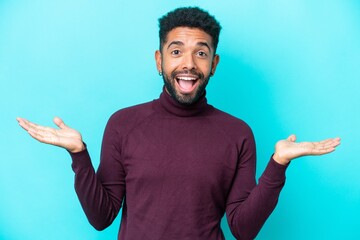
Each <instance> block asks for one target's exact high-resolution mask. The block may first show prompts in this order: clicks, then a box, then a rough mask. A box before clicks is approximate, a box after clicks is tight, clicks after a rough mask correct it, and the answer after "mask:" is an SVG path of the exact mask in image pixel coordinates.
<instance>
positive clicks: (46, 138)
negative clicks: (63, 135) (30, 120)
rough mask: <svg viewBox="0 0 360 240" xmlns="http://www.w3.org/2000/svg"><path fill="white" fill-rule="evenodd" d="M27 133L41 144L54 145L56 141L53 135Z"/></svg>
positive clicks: (41, 132) (42, 132)
mask: <svg viewBox="0 0 360 240" xmlns="http://www.w3.org/2000/svg"><path fill="white" fill-rule="evenodd" d="M28 133H29V134H30V136H31V137H33V138H34V139H36V140H38V141H39V142H42V143H48V144H54V143H55V140H56V138H55V137H54V136H55V135H53V134H49V132H45V131H41V130H29V131H28Z"/></svg>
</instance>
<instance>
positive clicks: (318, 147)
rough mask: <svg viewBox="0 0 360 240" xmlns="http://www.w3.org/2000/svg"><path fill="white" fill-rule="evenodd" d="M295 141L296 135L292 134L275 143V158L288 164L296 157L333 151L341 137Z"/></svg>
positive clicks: (281, 162)
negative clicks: (315, 140)
mask: <svg viewBox="0 0 360 240" xmlns="http://www.w3.org/2000/svg"><path fill="white" fill-rule="evenodd" d="M295 141H296V136H295V135H290V136H289V137H288V138H287V139H286V140H281V141H278V142H277V143H276V145H275V154H274V156H273V158H274V160H275V161H276V162H278V163H280V164H283V165H286V164H288V163H289V162H290V161H291V160H292V159H294V158H298V157H302V156H307V155H323V154H327V153H330V152H333V151H334V150H335V148H336V147H337V146H338V145H339V144H340V138H329V139H326V140H323V141H321V142H300V143H296V142H295Z"/></svg>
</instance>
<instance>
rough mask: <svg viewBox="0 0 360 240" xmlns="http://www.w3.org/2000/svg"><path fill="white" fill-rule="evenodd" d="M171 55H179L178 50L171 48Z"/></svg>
mask: <svg viewBox="0 0 360 240" xmlns="http://www.w3.org/2000/svg"><path fill="white" fill-rule="evenodd" d="M171 54H172V55H179V54H180V51H179V50H173V51H172V52H171Z"/></svg>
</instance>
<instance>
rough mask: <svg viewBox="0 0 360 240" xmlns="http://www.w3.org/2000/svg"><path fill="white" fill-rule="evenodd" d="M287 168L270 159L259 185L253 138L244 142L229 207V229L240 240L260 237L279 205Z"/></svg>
mask: <svg viewBox="0 0 360 240" xmlns="http://www.w3.org/2000/svg"><path fill="white" fill-rule="evenodd" d="M286 168H287V166H283V165H280V164H278V163H276V162H275V161H274V160H273V159H272V158H271V159H270V161H269V163H268V165H267V167H266V169H265V171H264V173H263V174H262V176H261V177H260V179H259V183H258V185H256V181H255V171H256V153H255V142H254V139H253V137H252V135H251V137H249V138H248V139H247V140H246V141H245V143H244V145H243V150H242V152H241V154H240V156H239V164H238V171H237V174H236V176H235V179H234V182H233V185H232V188H231V191H230V193H229V196H228V200H227V205H226V215H227V218H228V222H229V225H230V229H231V231H232V233H233V235H234V236H235V237H236V238H237V239H254V238H255V237H256V235H257V234H258V233H259V231H260V229H261V227H262V226H263V224H264V223H265V221H266V219H267V218H268V217H269V215H270V214H271V213H272V211H273V210H274V208H275V206H276V204H277V202H278V197H279V194H280V191H281V189H282V187H283V186H284V183H285V170H286Z"/></svg>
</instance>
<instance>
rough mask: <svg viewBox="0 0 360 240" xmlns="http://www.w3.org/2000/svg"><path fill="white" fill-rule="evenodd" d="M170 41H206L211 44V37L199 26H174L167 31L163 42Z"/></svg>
mask: <svg viewBox="0 0 360 240" xmlns="http://www.w3.org/2000/svg"><path fill="white" fill-rule="evenodd" d="M172 41H180V42H184V41H185V42H188V41H194V42H206V43H208V44H209V45H211V44H212V37H211V36H210V35H209V34H207V33H206V32H205V31H204V30H202V29H200V28H190V27H176V28H174V29H172V30H171V31H169V32H168V34H167V36H166V38H165V41H164V44H171V42H172Z"/></svg>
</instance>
